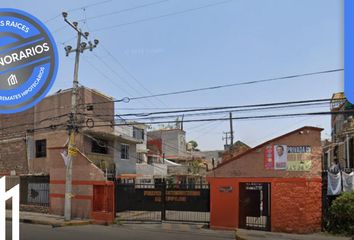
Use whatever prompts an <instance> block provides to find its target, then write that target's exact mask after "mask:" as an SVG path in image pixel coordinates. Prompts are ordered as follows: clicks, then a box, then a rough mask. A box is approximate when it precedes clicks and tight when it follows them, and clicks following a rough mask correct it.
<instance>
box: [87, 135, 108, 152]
mask: <svg viewBox="0 0 354 240" xmlns="http://www.w3.org/2000/svg"><path fill="white" fill-rule="evenodd" d="M107 145H108V144H107V141H105V140H101V139H97V140H93V139H92V141H91V152H93V153H101V154H107V153H108V148H107Z"/></svg>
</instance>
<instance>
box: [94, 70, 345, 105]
mask: <svg viewBox="0 0 354 240" xmlns="http://www.w3.org/2000/svg"><path fill="white" fill-rule="evenodd" d="M342 71H344V69H342V68H339V69H332V70H325V71H317V72H309V73H302V74H295V75H288V76H283V77H275V78H266V79H260V80H254V81H245V82H240V83H231V84H224V85H217V86H210V87H204V88H195V89H187V90H181V91H175V92H168V93H159V94H154V95H147V96H140V97H132V98H129V97H124V98H122V99H118V100H114V102H129V101H132V100H138V99H146V98H153V97H163V96H172V95H179V94H186V93H192V92H201V91H208V90H216V89H221V88H229V87H236V86H243V85H252V84H259V83H266V82H274V81H281V80H289V79H293V78H300V77H308V76H314V75H322V74H330V73H336V72H342ZM102 103H107V102H96V103H89V104H90V105H94V104H102Z"/></svg>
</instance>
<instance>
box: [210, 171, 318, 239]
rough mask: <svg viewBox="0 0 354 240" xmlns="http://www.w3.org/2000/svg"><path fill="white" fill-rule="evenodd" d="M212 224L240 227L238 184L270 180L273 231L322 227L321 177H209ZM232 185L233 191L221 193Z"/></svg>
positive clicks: (309, 229)
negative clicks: (224, 188) (222, 189)
mask: <svg viewBox="0 0 354 240" xmlns="http://www.w3.org/2000/svg"><path fill="white" fill-rule="evenodd" d="M209 182H210V211H211V212H210V226H211V227H212V228H216V229H233V228H237V227H239V183H240V182H269V183H271V230H272V231H274V232H288V233H311V232H318V231H320V230H321V210H322V201H321V197H322V195H321V189H322V184H321V179H320V178H313V179H305V178H210V179H209ZM226 186H231V187H232V192H220V191H219V188H220V187H226Z"/></svg>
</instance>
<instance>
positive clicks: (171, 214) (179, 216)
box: [116, 183, 210, 222]
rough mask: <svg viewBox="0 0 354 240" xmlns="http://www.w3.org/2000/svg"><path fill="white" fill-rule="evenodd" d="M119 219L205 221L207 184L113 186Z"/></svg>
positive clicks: (207, 194)
mask: <svg viewBox="0 0 354 240" xmlns="http://www.w3.org/2000/svg"><path fill="white" fill-rule="evenodd" d="M116 211H117V217H118V219H120V220H134V221H165V220H167V221H185V222H209V220H210V192H209V185H205V184H204V185H201V184H196V185H182V184H179V185H167V184H165V183H161V184H122V183H116Z"/></svg>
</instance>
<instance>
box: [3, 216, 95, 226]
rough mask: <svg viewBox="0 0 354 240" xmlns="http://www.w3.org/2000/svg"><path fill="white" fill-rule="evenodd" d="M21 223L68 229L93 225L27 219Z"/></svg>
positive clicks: (8, 219)
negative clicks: (69, 227)
mask: <svg viewBox="0 0 354 240" xmlns="http://www.w3.org/2000/svg"><path fill="white" fill-rule="evenodd" d="M6 220H7V221H11V220H12V218H10V217H7V218H6ZM20 222H22V223H29V224H38V225H47V226H48V225H49V226H52V227H68V226H83V225H89V224H91V221H75V222H72V221H70V222H63V223H53V222H52V221H45V220H33V219H26V218H21V219H20Z"/></svg>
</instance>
